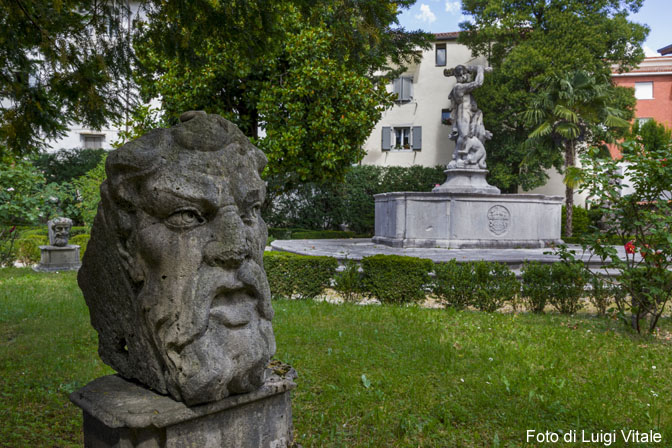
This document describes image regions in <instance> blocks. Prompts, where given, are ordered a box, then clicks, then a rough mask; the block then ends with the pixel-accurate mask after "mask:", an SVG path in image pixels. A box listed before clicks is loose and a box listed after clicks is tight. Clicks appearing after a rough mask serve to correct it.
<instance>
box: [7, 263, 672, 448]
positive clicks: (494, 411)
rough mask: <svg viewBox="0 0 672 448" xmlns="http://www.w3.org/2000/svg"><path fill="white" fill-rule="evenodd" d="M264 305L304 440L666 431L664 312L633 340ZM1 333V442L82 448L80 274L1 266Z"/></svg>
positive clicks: (84, 343) (497, 315)
mask: <svg viewBox="0 0 672 448" xmlns="http://www.w3.org/2000/svg"><path fill="white" fill-rule="evenodd" d="M273 307H274V308H275V311H276V316H275V318H274V321H273V326H274V331H275V334H276V339H277V346H278V351H277V353H276V358H277V359H280V360H282V361H284V362H287V363H289V364H291V365H292V366H293V367H295V368H296V370H297V371H298V373H299V378H298V379H297V382H298V388H297V389H296V390H295V391H294V393H293V413H294V429H295V438H296V441H297V442H298V443H299V444H301V445H303V446H349V447H366V446H370V447H378V446H395V447H417V446H427V447H430V446H460V447H493V446H500V447H519V446H539V445H540V444H538V443H529V444H526V431H527V430H536V431H540V432H543V431H551V432H555V433H557V434H559V435H560V436H562V434H563V433H567V432H569V431H572V430H579V432H580V431H581V430H584V431H585V432H586V434H588V433H595V434H597V433H599V432H600V431H601V430H605V429H609V430H612V429H613V430H616V431H618V430H620V429H624V430H627V429H634V430H639V431H642V432H643V431H649V430H653V431H655V432H658V433H660V434H661V436H662V437H663V440H671V438H672V431H671V428H672V420H670V418H671V417H670V416H672V408H671V407H670V406H671V405H670V402H669V400H667V399H666V397H669V396H670V394H672V358H671V357H670V356H669V351H670V346H671V344H672V340H670V331H672V325H670V321H669V318H666V319H664V320H663V321H662V322H661V324H660V326H659V330H658V332H657V333H656V334H654V335H652V336H645V337H642V336H639V335H637V334H636V333H634V332H633V331H631V330H628V328H627V327H626V326H624V325H623V324H622V323H621V322H619V321H618V318H617V317H614V316H611V317H603V316H596V315H595V314H592V313H583V312H580V313H577V314H575V315H573V316H569V315H563V314H559V313H557V312H550V311H549V312H547V313H546V314H538V313H520V312H506V313H504V312H492V313H491V312H481V311H474V310H472V309H471V308H467V309H465V310H462V311H458V310H456V309H455V308H454V307H447V308H446V309H427V308H422V307H419V306H417V305H413V304H387V303H386V304H383V305H380V306H361V305H357V304H354V303H350V302H348V303H344V304H340V305H337V304H330V303H328V302H325V301H315V300H308V299H303V300H287V299H285V298H275V299H274V300H273ZM0 335H2V336H1V337H2V339H1V340H0V372H1V373H2V376H1V378H2V379H1V380H0V394H1V395H2V401H3V407H2V410H1V411H0V412H1V413H2V415H0V419H1V421H2V422H3V424H2V425H0V446H6V447H22V446H26V447H27V446H59V447H66V446H81V444H82V431H81V413H80V410H79V409H78V408H77V407H76V406H74V405H72V404H71V403H70V402H69V401H68V394H69V393H71V392H73V391H74V390H76V389H78V388H79V387H82V386H83V385H84V384H86V383H87V382H89V381H91V380H93V379H94V378H96V377H99V376H101V375H106V374H111V373H112V370H111V369H110V368H109V367H107V366H105V365H104V364H103V363H102V361H100V359H99V357H98V355H97V353H96V350H97V337H96V333H95V331H94V330H93V328H92V327H91V325H90V323H89V315H88V310H87V308H86V305H85V304H84V300H83V298H82V295H81V292H80V291H79V289H78V287H77V284H76V278H75V274H74V273H72V272H69V273H68V272H65V273H58V274H54V273H35V272H33V271H32V270H30V269H26V268H23V269H17V268H8V269H3V270H1V271H0ZM619 439H620V436H619ZM549 446H550V445H549ZM563 446H585V444H581V443H578V442H577V443H576V444H565V445H563ZM612 446H626V445H625V444H624V443H623V441H622V440H620V441H617V442H615V443H614V444H613V445H612ZM641 446H649V445H646V444H643V445H641ZM650 446H655V445H650Z"/></svg>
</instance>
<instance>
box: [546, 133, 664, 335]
mask: <svg viewBox="0 0 672 448" xmlns="http://www.w3.org/2000/svg"><path fill="white" fill-rule="evenodd" d="M663 134H664V133H660V137H661V139H662V140H661V141H660V142H658V143H660V144H658V143H656V142H652V141H651V139H649V138H648V137H646V136H643V135H635V136H634V137H632V138H630V139H626V140H625V141H624V142H623V143H622V144H621V150H622V151H621V152H622V155H623V158H622V159H621V160H620V161H618V162H617V161H615V160H612V159H611V158H609V157H607V158H600V155H599V151H598V150H597V149H595V148H588V150H587V151H585V153H584V154H582V156H581V165H582V171H581V173H582V179H581V180H582V190H581V191H582V192H584V193H587V196H588V198H589V199H588V200H587V203H588V205H589V206H590V208H591V209H595V213H599V214H601V215H602V216H603V217H605V219H604V221H605V225H604V226H603V228H602V229H600V230H599V231H598V230H597V229H595V230H594V231H593V232H591V233H588V234H586V235H584V238H583V242H582V245H583V248H584V249H587V250H590V251H591V252H592V253H593V254H594V256H595V257H596V258H598V259H599V260H600V261H601V262H602V263H603V265H604V267H605V268H607V269H612V270H615V271H618V275H617V277H616V278H617V281H618V283H619V284H620V286H621V288H622V290H623V291H626V292H627V294H620V293H619V294H617V297H616V298H615V302H616V306H617V307H618V310H619V315H620V316H621V318H622V319H623V321H624V322H626V323H627V324H628V325H630V326H631V327H632V328H633V329H634V330H636V331H637V332H638V333H641V332H642V331H649V332H653V331H654V330H655V328H656V326H657V324H658V321H659V319H660V317H661V316H662V315H663V313H664V312H665V309H666V307H667V304H668V303H669V301H670V299H672V273H671V272H670V268H672V238H670V234H672V193H671V192H670V185H672V163H670V162H669V161H670V160H672V141H670V140H669V133H668V134H666V135H667V137H665V136H664V135H663ZM663 137H664V138H663ZM663 141H664V144H663ZM622 167H625V168H624V169H625V175H623V174H619V173H621V169H622ZM624 185H625V186H627V187H628V190H627V191H628V194H623V188H624ZM614 239H616V240H617V241H619V245H620V246H621V247H624V248H625V257H623V258H622V257H621V255H620V254H619V253H618V251H617V249H616V247H614V246H613V245H612V244H613V241H614ZM557 251H558V252H559V253H560V255H561V256H563V257H565V258H567V259H572V258H573V257H574V254H572V253H571V252H570V251H568V250H567V248H566V247H563V246H560V247H559V248H558V249H557ZM626 313H628V314H629V316H628V315H627V314H626Z"/></svg>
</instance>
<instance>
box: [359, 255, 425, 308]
mask: <svg viewBox="0 0 672 448" xmlns="http://www.w3.org/2000/svg"><path fill="white" fill-rule="evenodd" d="M433 265H434V264H433V263H432V261H431V260H426V259H423V258H415V257H402V256H399V255H374V256H372V257H364V259H362V269H363V271H364V273H363V278H362V284H363V287H364V292H365V293H367V294H370V295H371V296H373V297H375V298H377V299H378V300H380V301H381V302H382V303H407V302H413V301H419V300H422V299H424V298H425V295H426V292H425V289H424V287H425V286H426V285H428V284H429V280H430V279H429V272H430V271H431V270H432V267H433Z"/></svg>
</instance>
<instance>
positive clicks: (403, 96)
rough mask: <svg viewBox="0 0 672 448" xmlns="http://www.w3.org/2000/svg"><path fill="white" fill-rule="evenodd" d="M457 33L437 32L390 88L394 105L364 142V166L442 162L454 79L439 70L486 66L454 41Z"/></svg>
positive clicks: (447, 150)
mask: <svg viewBox="0 0 672 448" xmlns="http://www.w3.org/2000/svg"><path fill="white" fill-rule="evenodd" d="M457 36H458V33H439V34H436V42H435V43H434V44H433V45H432V47H431V48H429V49H427V50H424V51H423V53H422V60H421V62H419V63H418V64H415V65H412V66H410V67H409V68H408V70H407V71H406V72H405V73H404V74H403V75H401V77H400V78H399V79H397V80H395V82H394V83H393V85H390V86H389V89H390V91H391V92H392V91H394V92H395V93H397V94H398V100H397V103H396V105H395V106H394V107H392V108H391V109H388V110H386V111H385V112H384V113H383V116H382V118H381V120H380V121H379V122H378V123H377V124H376V126H375V128H374V129H373V131H372V132H371V135H370V136H369V138H368V139H367V141H366V142H365V143H364V149H365V150H366V152H367V154H366V156H365V157H364V160H362V163H363V164H365V165H382V166H411V165H423V166H435V165H446V164H447V163H448V162H449V161H450V160H451V157H452V153H453V149H454V148H455V144H454V142H453V141H452V140H450V139H449V138H448V137H449V135H450V132H451V129H452V128H451V125H447V124H443V123H442V121H444V119H446V118H449V116H448V109H447V108H448V94H449V93H450V91H451V89H452V88H453V86H454V85H455V82H456V80H455V78H454V77H452V76H451V77H446V76H444V74H443V70H444V69H446V68H453V67H455V66H456V65H459V64H463V65H467V64H472V65H485V59H484V58H477V59H475V58H473V57H472V55H471V51H470V50H469V49H468V48H467V47H465V46H464V45H459V44H458V43H457Z"/></svg>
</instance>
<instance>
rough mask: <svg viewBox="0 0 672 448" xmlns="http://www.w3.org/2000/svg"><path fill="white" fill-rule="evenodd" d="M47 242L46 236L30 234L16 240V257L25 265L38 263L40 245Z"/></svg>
mask: <svg viewBox="0 0 672 448" xmlns="http://www.w3.org/2000/svg"><path fill="white" fill-rule="evenodd" d="M46 244H49V238H47V237H46V236H39V235H31V236H27V237H22V238H19V239H17V240H16V259H17V261H20V262H21V263H24V264H26V265H31V264H36V263H39V261H40V258H41V253H40V246H43V245H46Z"/></svg>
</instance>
